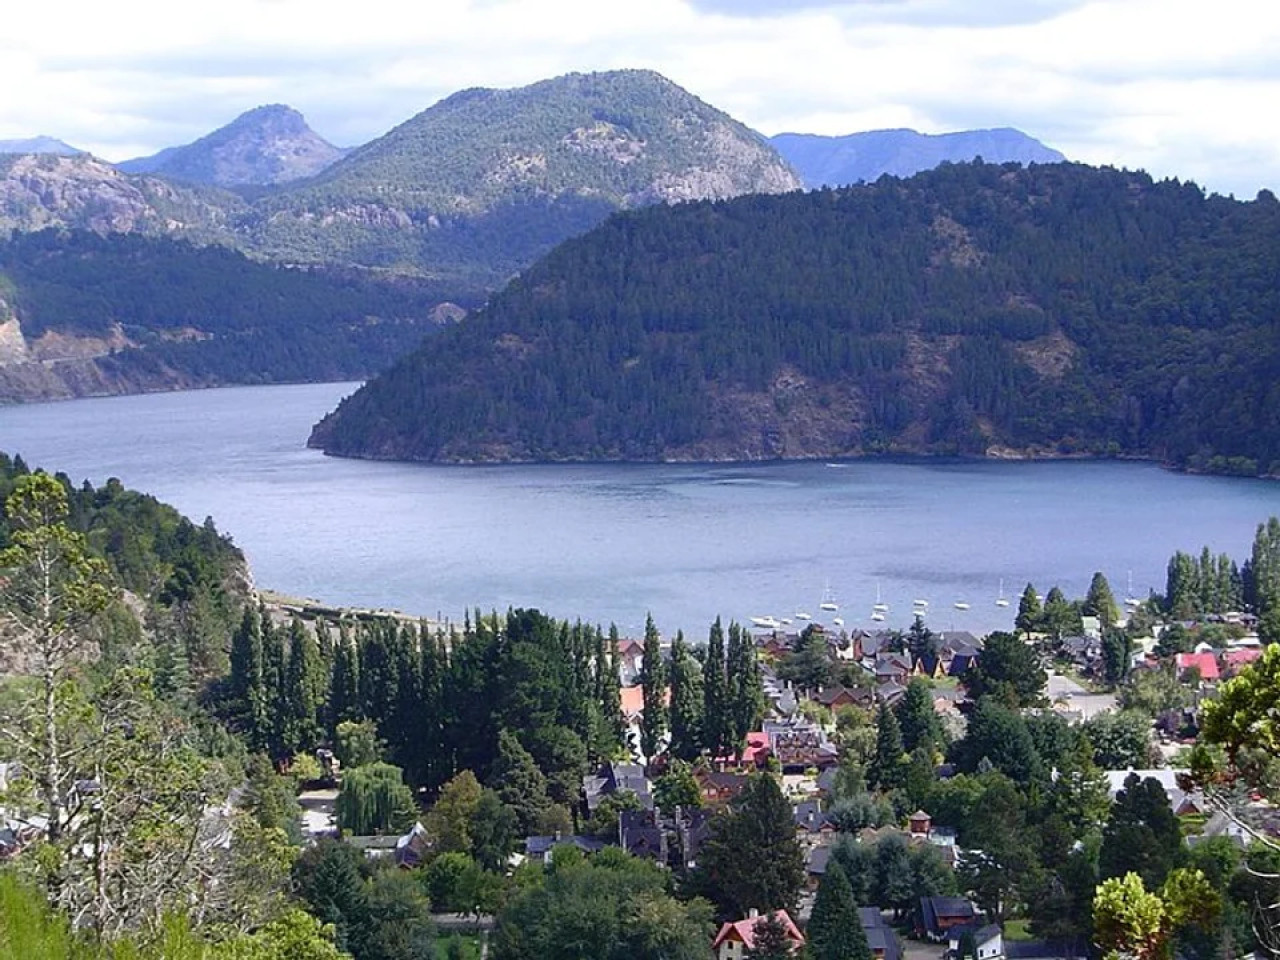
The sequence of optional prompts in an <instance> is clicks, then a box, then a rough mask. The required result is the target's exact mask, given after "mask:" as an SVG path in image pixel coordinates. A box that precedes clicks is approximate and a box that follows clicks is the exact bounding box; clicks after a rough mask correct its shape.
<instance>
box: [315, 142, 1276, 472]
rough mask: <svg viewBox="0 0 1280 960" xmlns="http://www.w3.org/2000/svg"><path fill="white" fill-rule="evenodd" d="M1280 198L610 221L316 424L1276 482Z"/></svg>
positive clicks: (463, 441)
mask: <svg viewBox="0 0 1280 960" xmlns="http://www.w3.org/2000/svg"><path fill="white" fill-rule="evenodd" d="M1278 238H1280V203H1277V202H1276V200H1275V198H1274V197H1273V196H1272V195H1271V194H1270V193H1268V192H1266V191H1264V192H1262V193H1261V194H1260V195H1259V197H1258V199H1256V200H1255V201H1252V202H1239V201H1236V200H1234V199H1228V198H1224V197H1220V196H1216V195H1214V196H1205V195H1204V193H1203V192H1202V191H1201V190H1200V189H1199V188H1198V187H1197V186H1196V185H1194V184H1191V183H1180V182H1177V181H1163V182H1153V181H1152V180H1151V179H1150V178H1149V177H1147V176H1146V175H1145V174H1141V173H1130V172H1123V171H1117V170H1112V169H1095V168H1090V167H1086V166H1081V165H1073V164H1066V165H1047V166H1032V167H1029V168H1026V169H1022V168H1019V167H1017V166H1014V165H1006V166H997V165H990V164H983V163H975V164H962V165H944V166H943V167H941V168H939V169H937V170H934V171H930V172H927V173H922V174H919V175H917V176H915V177H913V178H912V179H909V180H905V181H900V180H895V179H889V178H885V179H882V180H880V181H879V182H877V183H875V184H871V185H866V186H860V187H853V188H848V189H843V190H822V191H816V192H813V193H808V194H788V195H784V196H750V197H742V198H739V199H736V200H730V201H725V202H717V203H712V202H702V203H690V204H683V205H678V206H675V207H658V208H651V209H646V210H642V211H636V212H631V213H625V214H620V215H616V216H614V217H613V218H611V219H610V220H609V221H608V222H606V223H605V224H603V225H602V226H600V227H599V228H597V229H596V230H594V231H592V232H591V233H590V234H588V235H586V236H584V237H581V238H579V239H576V240H572V241H569V242H566V243H565V244H563V245H561V246H560V247H558V248H557V249H556V250H555V251H553V252H552V253H551V254H549V255H548V256H547V257H546V258H545V259H543V260H542V261H541V262H539V263H538V264H537V265H536V266H535V267H533V268H532V269H530V270H529V271H527V272H526V273H525V274H524V275H523V276H521V277H520V278H519V279H517V280H515V281H513V282H512V283H511V284H510V285H509V286H508V287H507V288H506V289H505V290H503V291H502V292H501V293H500V294H498V295H496V296H495V297H494V298H493V299H492V301H491V302H490V303H489V304H488V305H487V306H486V307H485V308H484V309H483V310H480V311H478V312H476V313H475V314H473V315H472V317H471V318H470V319H468V320H467V321H466V322H465V323H463V324H461V325H459V326H457V327H456V328H454V329H451V330H449V331H447V333H446V335H444V336H442V337H438V338H434V339H433V340H431V341H430V342H428V343H426V344H424V345H423V346H422V347H421V349H420V350H419V351H418V352H417V353H416V354H414V355H412V356H410V357H408V358H406V359H405V360H403V361H402V362H400V363H399V364H397V365H396V366H395V367H393V368H392V369H391V370H389V371H388V372H387V373H385V374H384V375H382V376H381V377H379V378H378V379H377V380H375V381H374V382H372V383H371V384H369V385H368V386H367V387H366V388H365V389H363V390H362V391H360V392H359V393H357V394H356V395H355V396H353V397H351V398H349V399H348V400H347V401H345V402H344V403H343V405H342V406H341V407H339V409H338V410H337V411H336V412H335V413H333V414H331V415H330V416H329V417H327V418H326V419H325V420H324V421H323V422H322V423H321V424H319V425H318V426H317V428H316V430H315V432H314V434H313V436H312V443H313V444H314V445H316V446H320V447H323V448H324V449H325V450H326V451H327V452H330V453H334V454H339V455H350V456H367V457H386V458H403V459H421V460H437V461H471V460H508V459H514V460H568V459H580V460H591V459H629V460H660V459H772V458H779V457H833V456H842V455H860V454H866V453H877V452H929V453H946V454H982V453H988V452H1000V451H1005V452H1013V453H1030V454H1038V455H1050V456H1057V455H1125V456H1140V457H1150V458H1157V459H1161V460H1163V461H1167V462H1170V463H1173V464H1177V465H1180V466H1185V467H1189V468H1193V469H1203V470H1220V471H1229V472H1236V473H1242V474H1257V473H1270V472H1275V471H1276V470H1277V469H1280V419H1278V418H1277V411H1280V395H1278V394H1277V392H1276V391H1277V389H1280V388H1277V386H1276V384H1275V379H1274V371H1275V370H1276V369H1277V367H1278V365H1280V358H1277V356H1276V351H1277V349H1278V346H1277V345H1278V344H1280V337H1278V336H1277V328H1276V325H1277V322H1280V284H1277V282H1276V281H1277V278H1278V277H1280V243H1278V242H1277V239H1278Z"/></svg>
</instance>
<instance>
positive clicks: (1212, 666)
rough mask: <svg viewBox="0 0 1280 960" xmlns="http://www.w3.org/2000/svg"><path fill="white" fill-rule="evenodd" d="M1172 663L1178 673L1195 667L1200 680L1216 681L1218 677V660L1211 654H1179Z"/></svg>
mask: <svg viewBox="0 0 1280 960" xmlns="http://www.w3.org/2000/svg"><path fill="white" fill-rule="evenodd" d="M1174 662H1175V663H1176V664H1177V668H1178V673H1182V671H1184V670H1190V669H1191V668H1192V667H1195V668H1196V669H1197V670H1199V671H1200V679H1201V680H1217V679H1218V677H1219V673H1218V659H1217V657H1215V656H1214V655H1213V654H1212V653H1180V654H1178V656H1177V657H1176V658H1175V661H1174Z"/></svg>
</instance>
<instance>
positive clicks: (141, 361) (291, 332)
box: [0, 231, 441, 399]
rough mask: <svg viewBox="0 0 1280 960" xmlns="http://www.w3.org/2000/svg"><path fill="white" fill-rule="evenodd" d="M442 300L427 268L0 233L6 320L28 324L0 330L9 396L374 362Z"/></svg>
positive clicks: (297, 374)
mask: <svg viewBox="0 0 1280 960" xmlns="http://www.w3.org/2000/svg"><path fill="white" fill-rule="evenodd" d="M440 301H441V295H440V291H439V290H438V288H434V287H433V286H432V285H431V284H429V283H427V282H425V281H420V280H412V279H408V278H402V277H392V278H387V277H381V276H378V275H376V274H371V273H369V272H367V271H354V270H347V271H336V270H329V271H322V270H313V269H289V268H285V267H278V266H269V265H266V264H261V263H256V262H254V261H251V260H248V259H246V258H245V257H244V256H243V255H242V254H239V253H236V252H235V251H232V250H228V249H226V248H224V247H216V246H212V247H194V246H192V245H190V244H188V243H185V242H182V241H173V240H166V239H161V238H148V237H143V236H139V235H136V234H135V235H122V234H111V235H108V236H105V237H103V236H98V235H95V234H92V233H67V232H59V231H42V232H40V233H32V234H14V235H13V236H12V237H11V238H10V239H9V240H8V242H5V243H0V324H4V323H5V322H6V321H8V322H9V324H10V325H12V318H14V317H16V319H17V321H18V323H19V325H20V334H21V336H20V337H19V336H17V335H16V333H17V332H18V331H16V330H15V329H14V328H13V327H12V326H10V328H9V329H10V334H9V337H8V338H7V340H6V341H5V342H4V343H0V399H6V398H7V399H14V398H19V399H21V398H25V397H41V396H48V395H54V396H56V395H60V394H62V393H72V394H74V393H79V392H89V393H92V392H116V391H115V390H113V389H112V387H113V386H119V387H121V388H123V389H158V388H163V387H167V386H204V385H211V384H219V383H262V382H273V381H290V380H324V379H329V380H334V379H345V378H358V377H363V376H368V375H369V374H371V373H374V372H376V371H378V370H380V369H382V368H384V367H385V366H387V365H389V364H390V363H391V362H392V361H393V360H394V359H396V358H398V357H399V356H401V355H402V354H404V353H405V352H407V351H409V350H411V349H413V348H414V347H415V346H417V344H418V343H419V342H420V341H421V338H422V337H423V336H424V335H425V334H426V332H427V331H430V330H434V329H435V326H436V325H435V324H434V323H433V322H432V316H433V310H434V309H435V308H436V307H437V305H438V304H439V303H440ZM6 346H7V347H8V349H7V350H6V349H5V347H6ZM80 384H84V385H85V386H86V387H87V389H84V390H77V389H76V387H77V386H78V385H80Z"/></svg>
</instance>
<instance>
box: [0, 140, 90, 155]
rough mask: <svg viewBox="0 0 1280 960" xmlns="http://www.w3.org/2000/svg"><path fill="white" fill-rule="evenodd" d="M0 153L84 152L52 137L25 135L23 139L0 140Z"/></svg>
mask: <svg viewBox="0 0 1280 960" xmlns="http://www.w3.org/2000/svg"><path fill="white" fill-rule="evenodd" d="M0 153H56V154H59V155H61V156H64V157H74V156H77V155H78V154H81V153H84V151H83V150H77V149H76V148H75V147H73V146H71V144H69V143H63V142H62V141H61V140H58V139H56V138H54V137H45V136H39V137H27V138H26V139H23V140H0Z"/></svg>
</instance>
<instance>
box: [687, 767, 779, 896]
mask: <svg viewBox="0 0 1280 960" xmlns="http://www.w3.org/2000/svg"><path fill="white" fill-rule="evenodd" d="M698 869H699V872H700V874H701V876H702V879H703V886H704V888H705V889H706V890H707V891H708V893H709V894H710V895H711V897H712V899H713V900H714V901H715V902H716V903H717V904H718V905H719V906H720V908H721V909H722V910H723V912H724V913H726V914H733V915H735V916H739V917H742V916H746V915H747V911H748V910H750V909H752V908H758V909H761V910H777V909H786V910H792V909H794V907H795V900H796V896H797V895H798V893H799V891H800V886H801V884H802V883H803V882H804V857H803V855H802V854H801V852H800V846H799V843H798V842H797V840H796V831H795V823H794V820H793V818H792V810H791V804H790V803H788V802H787V799H786V798H785V797H784V796H783V795H782V790H781V789H779V787H778V784H777V783H776V782H775V781H774V779H773V777H771V776H769V775H768V774H756V775H753V776H752V777H751V778H750V780H749V781H748V782H747V785H746V786H745V787H744V788H743V790H742V793H741V794H739V796H738V799H737V801H736V802H735V804H734V806H733V808H732V809H731V810H729V811H728V812H726V813H723V814H721V815H720V816H719V817H717V818H716V819H715V820H713V821H712V826H711V836H710V837H709V838H708V839H707V841H706V843H704V845H703V847H702V851H701V853H700V855H699V858H698Z"/></svg>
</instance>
